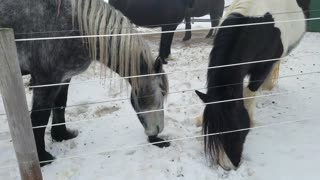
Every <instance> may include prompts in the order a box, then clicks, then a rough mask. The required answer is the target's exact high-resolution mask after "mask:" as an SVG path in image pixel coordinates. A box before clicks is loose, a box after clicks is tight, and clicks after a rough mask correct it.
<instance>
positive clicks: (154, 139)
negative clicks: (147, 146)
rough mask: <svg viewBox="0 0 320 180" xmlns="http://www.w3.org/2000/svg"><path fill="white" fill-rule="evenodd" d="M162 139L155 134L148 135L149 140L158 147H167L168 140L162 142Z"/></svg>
mask: <svg viewBox="0 0 320 180" xmlns="http://www.w3.org/2000/svg"><path fill="white" fill-rule="evenodd" d="M164 141H165V140H164V139H161V138H159V137H157V136H149V142H150V143H153V145H155V146H157V147H159V148H164V147H169V146H170V143H169V142H164Z"/></svg>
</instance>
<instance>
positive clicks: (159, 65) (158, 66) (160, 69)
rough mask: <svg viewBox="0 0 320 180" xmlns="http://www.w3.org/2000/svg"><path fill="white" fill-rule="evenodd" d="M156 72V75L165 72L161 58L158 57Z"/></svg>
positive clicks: (155, 63)
mask: <svg viewBox="0 0 320 180" xmlns="http://www.w3.org/2000/svg"><path fill="white" fill-rule="evenodd" d="M154 70H155V72H156V73H161V72H162V71H163V69H162V59H161V57H157V59H156V61H155V62H154Z"/></svg>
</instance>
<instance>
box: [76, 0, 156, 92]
mask: <svg viewBox="0 0 320 180" xmlns="http://www.w3.org/2000/svg"><path fill="white" fill-rule="evenodd" d="M70 1H71V5H72V14H73V17H75V16H77V19H76V20H77V22H78V26H79V30H80V32H81V34H84V35H108V34H110V35H112V34H114V35H116V34H132V33H136V31H135V30H134V29H133V26H132V24H131V23H130V22H129V20H128V19H127V18H126V17H125V16H124V15H122V13H120V12H119V11H117V10H115V9H114V8H112V7H111V6H110V5H109V4H107V3H106V2H104V0H70ZM74 19H75V18H73V20H74ZM85 43H87V44H88V48H89V52H90V56H91V57H92V59H97V57H99V60H100V62H101V63H103V64H105V65H109V66H110V68H111V69H112V70H113V71H115V70H118V74H119V75H120V76H122V77H126V76H135V75H139V74H141V71H140V70H141V67H140V63H141V62H142V61H144V63H145V64H146V65H147V67H148V68H147V69H148V72H144V73H153V63H154V61H153V57H152V54H151V50H150V48H149V46H148V44H147V43H146V42H145V41H144V40H143V39H142V38H141V37H140V36H137V35H122V36H114V37H99V38H87V39H86V40H85ZM98 53H99V54H98ZM130 81H131V85H132V87H133V88H135V89H136V91H139V89H138V78H133V79H130Z"/></svg>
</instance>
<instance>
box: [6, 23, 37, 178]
mask: <svg viewBox="0 0 320 180" xmlns="http://www.w3.org/2000/svg"><path fill="white" fill-rule="evenodd" d="M0 90H1V95H2V98H3V103H4V106H5V110H6V114H7V119H8V124H9V128H10V133H11V137H12V141H13V146H14V149H15V152H16V157H17V160H18V164H19V169H20V175H21V179H22V180H42V174H41V169H40V166H39V159H38V155H37V150H36V144H35V141H34V137H33V131H32V125H31V119H30V115H29V112H28V106H27V100H26V95H25V91H24V87H23V82H22V75H21V71H20V67H19V63H18V55H17V48H16V44H15V39H14V35H13V30H12V29H0Z"/></svg>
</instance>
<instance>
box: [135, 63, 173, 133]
mask: <svg viewBox="0 0 320 180" xmlns="http://www.w3.org/2000/svg"><path fill="white" fill-rule="evenodd" d="M163 72H164V71H163V68H162V62H161V59H160V58H157V60H156V61H155V62H154V65H153V73H160V75H151V76H148V75H146V76H144V77H139V80H138V86H139V90H138V91H136V90H134V89H132V92H131V104H132V106H133V108H134V109H135V110H136V112H137V114H138V118H139V120H140V122H141V124H142V125H143V127H144V128H145V133H146V135H148V136H149V137H150V136H156V135H158V134H159V133H160V132H162V130H163V128H164V111H163V103H164V99H165V97H166V96H167V93H168V80H167V76H166V75H164V74H162V73H163Z"/></svg>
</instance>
